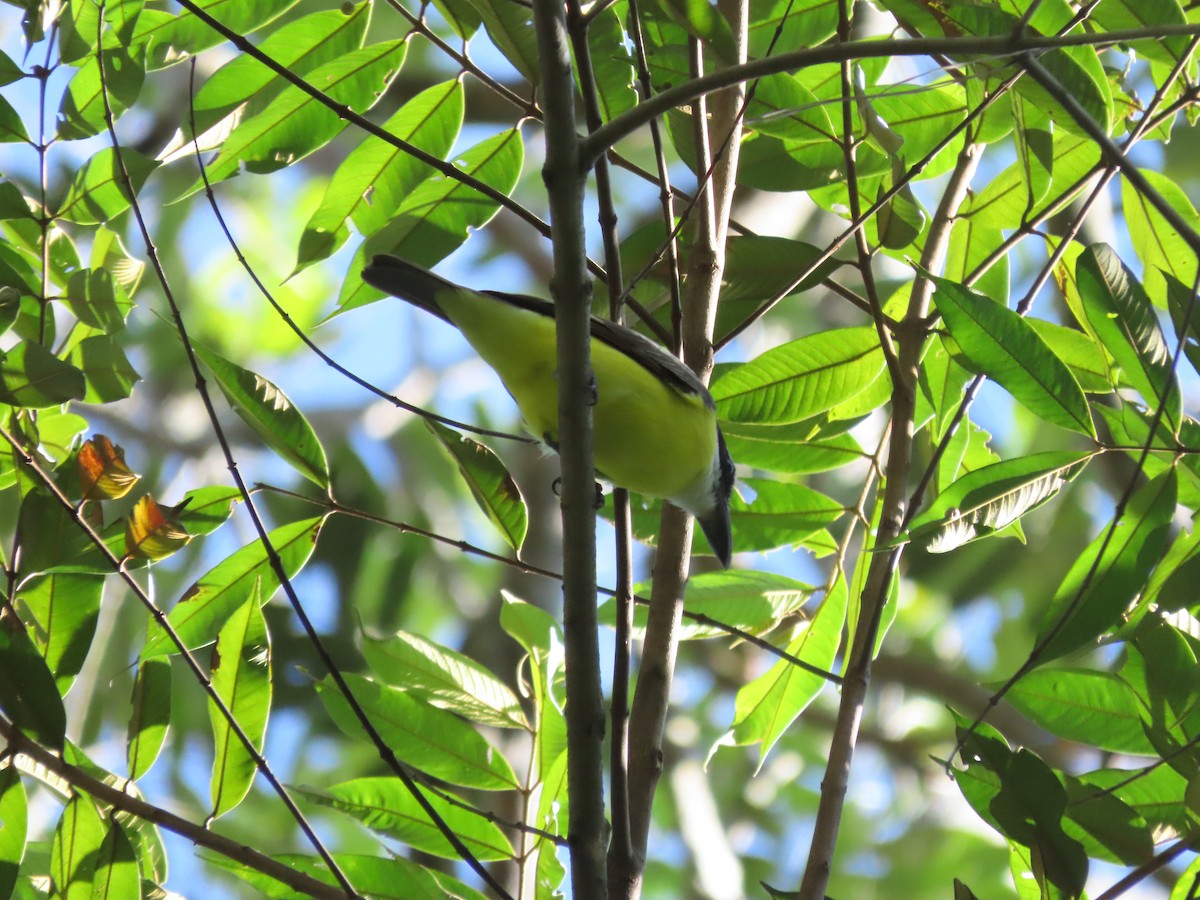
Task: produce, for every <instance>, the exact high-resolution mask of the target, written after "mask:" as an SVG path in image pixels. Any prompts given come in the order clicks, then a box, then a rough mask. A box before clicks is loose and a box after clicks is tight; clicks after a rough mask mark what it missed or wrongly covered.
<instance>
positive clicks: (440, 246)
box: [337, 128, 524, 313]
mask: <svg viewBox="0 0 1200 900" xmlns="http://www.w3.org/2000/svg"><path fill="white" fill-rule="evenodd" d="M523 162H524V149H523V144H522V139H521V132H520V131H519V130H518V129H515V128H514V129H511V130H508V131H502V132H500V133H499V134H497V135H494V136H493V137H490V138H488V139H487V140H485V141H483V142H481V143H479V144H476V145H475V146H474V147H472V148H471V149H469V150H467V151H466V152H465V153H462V154H459V155H457V156H456V157H455V160H454V165H455V168H457V169H458V170H459V171H461V172H462V173H463V174H464V175H470V176H471V177H472V178H475V179H476V180H478V181H481V182H483V183H484V184H487V185H490V186H491V187H493V188H495V189H496V190H498V191H500V192H501V193H503V194H509V193H511V191H512V190H513V188H514V187H515V186H516V184H517V178H518V177H519V176H520V174H521V166H522V164H523ZM499 208H500V206H499V204H498V203H496V202H495V201H493V200H491V199H489V198H487V197H485V196H483V194H480V193H479V192H478V191H476V190H475V189H474V188H471V187H468V186H467V185H465V184H463V183H462V182H461V181H459V180H457V179H454V178H448V177H446V176H445V175H438V176H435V177H433V178H429V179H427V180H426V181H424V182H423V183H422V184H421V185H420V186H419V187H418V188H417V189H416V190H414V191H413V192H412V193H411V194H409V195H408V196H407V197H405V198H404V200H403V201H402V202H401V204H400V205H399V206H398V207H397V209H396V211H395V214H394V215H395V218H394V219H393V221H392V222H391V223H389V224H388V225H386V226H385V227H383V228H381V229H380V230H379V231H377V232H376V233H375V234H373V235H372V236H371V237H370V238H369V239H368V240H367V241H366V242H365V243H364V244H363V246H362V247H361V248H360V249H359V251H358V253H357V254H355V258H354V262H353V263H352V264H351V267H350V270H351V272H353V273H355V274H353V275H352V276H351V277H350V278H347V279H346V282H345V284H343V286H342V293H341V295H340V296H339V297H338V308H337V312H338V313H342V312H345V311H346V310H348V309H354V308H355V307H357V306H364V305H366V304H368V303H374V302H375V301H376V300H378V299H379V298H380V297H382V296H383V294H382V292H380V291H377V290H375V289H374V288H372V287H369V286H368V285H366V284H364V283H363V281H362V279H361V278H359V277H358V274H357V273H358V272H361V271H362V267H363V264H364V262H365V261H366V260H368V259H370V258H371V256H373V255H374V254H376V253H391V254H394V255H396V256H399V257H402V258H404V259H407V260H410V261H411V262H414V263H416V264H418V265H422V266H432V265H434V264H435V263H437V262H438V261H439V260H441V259H443V258H444V257H445V256H447V255H448V254H449V253H450V252H451V251H453V250H455V249H457V248H458V247H459V246H460V245H461V244H462V243H463V242H464V241H465V240H466V239H467V237H468V236H469V235H470V233H471V231H472V230H473V229H477V228H482V227H483V226H484V225H486V224H487V222H488V221H489V220H490V219H491V218H492V216H494V215H495V214H496V211H497V210H498V209H499Z"/></svg>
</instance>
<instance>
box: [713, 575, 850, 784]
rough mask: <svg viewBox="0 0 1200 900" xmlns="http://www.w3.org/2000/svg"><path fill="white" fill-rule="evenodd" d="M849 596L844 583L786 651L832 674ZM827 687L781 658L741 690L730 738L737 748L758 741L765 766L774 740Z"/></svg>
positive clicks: (841, 581) (841, 582)
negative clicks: (830, 671) (739, 745)
mask: <svg viewBox="0 0 1200 900" xmlns="http://www.w3.org/2000/svg"><path fill="white" fill-rule="evenodd" d="M848 597H849V594H848V592H847V590H846V582H845V580H844V579H839V580H838V582H837V584H836V585H835V587H834V588H833V590H831V591H830V592H829V593H828V594H827V595H826V597H825V600H824V601H823V602H822V603H821V607H820V609H818V610H817V614H816V615H815V616H814V617H813V618H812V620H811V621H809V622H804V623H802V624H801V625H800V626H799V628H798V633H797V634H796V636H795V637H793V638H792V640H791V641H790V642H789V643H788V645H787V648H786V649H787V652H788V653H790V654H792V655H793V656H798V657H799V658H800V659H802V660H804V661H805V662H807V663H811V664H812V665H814V666H816V667H817V668H818V669H824V670H826V671H829V670H831V669H832V668H833V662H834V659H835V658H836V657H837V651H838V648H839V647H840V646H841V634H842V626H843V625H844V624H845V622H846V604H847V600H848ZM828 683H829V682H828V681H827V680H826V679H824V678H821V677H820V676H819V675H816V674H815V673H813V672H810V671H808V670H807V669H801V668H800V667H799V666H795V665H792V663H791V662H789V661H788V660H786V659H781V660H779V661H778V662H776V663H775V664H774V665H773V666H771V668H770V669H769V670H768V671H767V672H766V673H764V674H763V675H760V676H759V677H758V678H756V679H754V680H753V681H751V682H750V683H749V684H747V685H745V686H744V687H742V688H741V690H739V691H738V694H737V702H736V706H735V709H734V714H733V726H732V728H731V729H730V732H729V734H728V735H727V739H728V740H731V741H732V742H733V743H736V744H750V743H759V744H760V748H759V756H758V762H759V766H760V767H761V765H762V763H763V762H764V761H765V760H766V758H767V754H768V753H770V752H771V748H772V747H773V746H774V745H775V742H776V741H778V740H779V738H780V737H781V736H782V735H783V733H784V732H785V731H786V730H787V728H788V726H789V725H791V724H792V722H794V721H795V720H796V717H797V716H799V715H800V713H802V712H803V711H804V709H805V708H806V707H807V706H808V705H809V704H810V703H812V701H813V700H815V699H816V697H817V695H818V694H819V693H820V692H821V691H822V690H823V689H824V688H825V686H826V685H827V684H828Z"/></svg>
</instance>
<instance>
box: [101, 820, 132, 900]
mask: <svg viewBox="0 0 1200 900" xmlns="http://www.w3.org/2000/svg"><path fill="white" fill-rule="evenodd" d="M141 892H142V878H141V873H140V872H139V871H138V860H137V855H136V853H135V852H134V849H133V844H132V843H130V841H129V836H128V835H127V834H125V829H124V828H122V827H121V825H120V823H119V822H117V821H116V819H109V821H108V832H107V833H106V834H105V835H104V841H103V842H102V843H101V844H100V850H99V852H98V853H97V854H96V874H95V876H94V877H93V880H92V895H91V900H127V898H130V897H137V896H140V895H141Z"/></svg>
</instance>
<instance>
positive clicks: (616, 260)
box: [567, 0, 633, 857]
mask: <svg viewBox="0 0 1200 900" xmlns="http://www.w3.org/2000/svg"><path fill="white" fill-rule="evenodd" d="M589 21H590V20H589V19H588V18H586V17H585V16H584V14H583V10H582V8H581V7H580V5H579V3H578V0H567V26H568V28H569V30H570V34H571V46H572V48H573V49H574V51H575V65H576V67H577V68H578V70H579V87H580V92H581V93H582V94H583V109H584V115H585V116H586V118H587V128H588V131H589V132H592V131H595V130H596V129H597V128H599V127H600V126H601V125H602V124H603V120H602V119H601V116H600V98H599V96H598V95H597V92H596V77H595V72H594V70H593V68H592V52H591V48H590V46H589V45H588V35H587V28H588V22H589ZM596 203H597V206H598V207H599V210H600V212H599V219H600V234H601V237H602V238H603V240H604V268H605V271H606V272H607V273H608V281H607V283H608V315H609V318H611V319H612V320H613V321H614V322H621V321H623V319H624V316H623V310H622V296H623V293H624V285H625V279H624V275H623V273H622V271H621V242H620V238H619V235H618V233H617V207H616V204H615V203H614V202H613V192H612V179H611V172H610V169H609V164H608V155H607V154H603V155H601V156H600V157H599V158H598V159H597V160H596ZM631 437H632V436H631ZM613 526H614V528H615V529H616V532H617V534H616V538H617V540H616V545H617V550H616V589H615V591H614V592H613V599H614V600H615V605H616V636H615V637H614V639H613V676H612V703H611V716H610V718H611V726H610V727H611V728H612V735H611V737H610V739H609V747H610V749H609V773H610V775H609V787H610V790H611V792H612V842H611V848H612V849H611V851H610V852H613V853H618V852H619V853H622V854H623V855H624V856H626V857H630V856H631V855H632V852H633V851H632V845H631V843H630V839H629V668H630V655H631V651H632V645H633V638H632V635H633V560H632V556H631V550H632V547H633V517H632V511H631V507H630V503H629V491H627V490H625V489H624V488H617V489H616V490H614V491H613Z"/></svg>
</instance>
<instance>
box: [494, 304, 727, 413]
mask: <svg viewBox="0 0 1200 900" xmlns="http://www.w3.org/2000/svg"><path fill="white" fill-rule="evenodd" d="M483 293H485V294H489V295H490V296H493V297H496V298H497V299H500V300H504V301H506V302H508V303H511V304H512V305H513V306H519V307H521V308H522V309H527V310H529V311H530V312H535V313H537V314H538V315H542V316H549V317H550V318H554V312H555V306H554V304H553V303H551V302H550V301H549V300H543V299H541V298H540V297H530V296H528V295H527V294H509V293H506V292H504V291H483ZM592 337H594V338H596V339H597V340H599V341H603V342H604V343H606V344H608V346H610V347H612V348H613V349H614V350H616V351H618V352H620V353H623V354H625V355H626V356H628V357H629V358H630V359H632V360H633V361H634V362H636V363H637V364H638V365H640V366H641V367H642V368H643V369H645V370H646V371H648V372H649V373H650V374H651V375H653V376H655V377H656V378H658V379H659V380H661V381H665V382H666V383H667V384H669V385H671V387H673V388H675V389H676V390H677V391H679V392H680V393H683V394H697V395H699V397H700V398H701V399H702V400H703V401H704V405H705V406H707V407H708V408H709V409H716V404H715V403H713V399H712V395H711V394H709V393H708V388H706V387H705V386H704V382H702V381H701V380H700V379H699V378H697V377H696V373H695V372H693V371H692V370H691V369H689V368H688V367H687V366H685V365H684V364H683V362H682V361H681V360H679V359H678V358H677V357H675V356H673V355H672V354H670V353H668V352H667V351H666V350H665V349H663V347H662V345H660V344H657V343H655V342H654V341H652V340H650V338H648V337H646V336H645V335H642V334H638V332H636V331H634V330H633V329H631V328H626V327H625V326H624V325H618V324H617V323H616V322H612V321H610V320H608V319H601V318H599V317H597V316H592Z"/></svg>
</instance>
